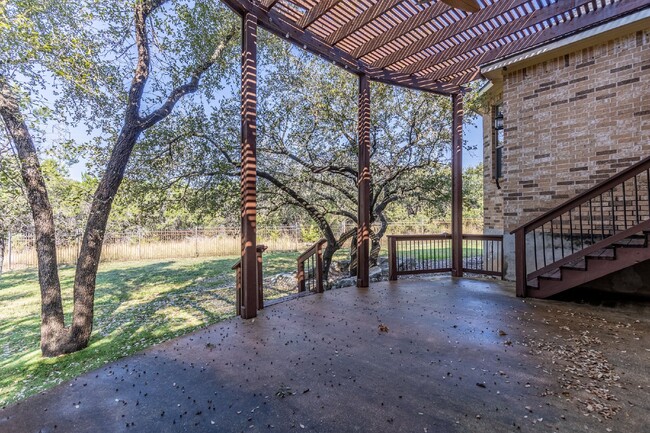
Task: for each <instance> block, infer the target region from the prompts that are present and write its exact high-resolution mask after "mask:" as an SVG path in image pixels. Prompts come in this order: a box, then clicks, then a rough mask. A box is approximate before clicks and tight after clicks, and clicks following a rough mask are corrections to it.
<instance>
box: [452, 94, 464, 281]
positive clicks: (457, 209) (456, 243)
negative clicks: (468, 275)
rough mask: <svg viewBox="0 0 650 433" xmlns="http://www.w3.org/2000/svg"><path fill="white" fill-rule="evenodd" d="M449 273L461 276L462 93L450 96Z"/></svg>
mask: <svg viewBox="0 0 650 433" xmlns="http://www.w3.org/2000/svg"><path fill="white" fill-rule="evenodd" d="M451 107H452V123H451V124H452V126H451V129H452V138H451V273H452V276H454V277H462V276H463V95H462V94H460V93H457V94H455V95H452V97H451Z"/></svg>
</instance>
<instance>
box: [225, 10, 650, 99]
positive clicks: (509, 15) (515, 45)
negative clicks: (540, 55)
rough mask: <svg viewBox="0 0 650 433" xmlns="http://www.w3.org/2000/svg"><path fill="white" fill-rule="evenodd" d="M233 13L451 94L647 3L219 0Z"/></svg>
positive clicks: (385, 78) (376, 70)
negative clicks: (521, 56) (487, 72)
mask: <svg viewBox="0 0 650 433" xmlns="http://www.w3.org/2000/svg"><path fill="white" fill-rule="evenodd" d="M223 1H224V2H225V3H226V4H228V5H229V6H230V7H231V8H233V9H234V10H235V11H237V12H238V13H239V14H244V13H250V14H252V15H253V16H255V17H256V18H257V20H258V23H259V25H260V27H263V28H265V29H267V30H269V31H271V32H273V33H275V34H277V35H279V36H282V37H284V38H286V39H288V40H289V41H291V42H293V43H295V44H296V45H298V46H300V47H302V48H304V49H306V50H308V51H310V52H312V53H315V54H317V55H319V56H322V57H323V58H324V59H326V60H328V61H332V62H334V63H335V64H337V65H338V66H341V67H343V68H346V69H348V70H349V71H351V72H353V73H356V74H358V75H360V74H365V75H367V77H368V78H369V79H370V80H374V81H380V82H384V83H389V84H395V85H399V86H404V87H409V88H414V89H420V90H424V91H429V92H434V93H439V94H447V95H450V94H454V93H458V92H459V91H461V88H460V87H459V86H462V85H464V84H467V83H468V82H470V81H471V80H474V79H476V78H479V77H480V73H479V72H478V71H479V68H480V65H481V64H484V63H486V62H490V61H494V60H496V59H498V58H501V57H505V56H509V55H512V54H516V53H517V52H519V51H524V50H527V49H529V48H532V47H534V46H537V45H540V44H543V43H546V42H549V41H551V40H554V39H556V38H561V37H563V36H566V35H568V34H571V33H573V32H576V31H579V30H581V29H583V28H586V27H590V26H593V25H597V24H599V23H602V22H606V21H608V20H611V19H614V18H617V17H620V16H622V15H625V14H628V13H631V12H634V11H635V10H638V9H641V8H644V7H649V6H648V2H647V0H645V1H644V0H478V3H479V4H480V6H481V10H479V11H478V12H475V13H467V12H464V11H461V10H459V9H454V8H451V7H449V6H447V5H446V4H444V3H443V2H441V1H439V0H431V1H430V2H423V3H420V2H418V1H416V0H346V1H340V0H223Z"/></svg>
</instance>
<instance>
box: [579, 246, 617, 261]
mask: <svg viewBox="0 0 650 433" xmlns="http://www.w3.org/2000/svg"><path fill="white" fill-rule="evenodd" d="M586 257H587V258H589V259H595V260H614V259H615V258H616V252H615V251H614V249H612V248H603V249H602V250H598V251H594V252H593V253H590V254H587V256H586Z"/></svg>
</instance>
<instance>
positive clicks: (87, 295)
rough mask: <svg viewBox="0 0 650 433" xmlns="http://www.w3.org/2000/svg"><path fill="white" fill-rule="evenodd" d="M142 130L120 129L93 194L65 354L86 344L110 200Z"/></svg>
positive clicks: (91, 326) (75, 281) (83, 240)
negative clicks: (104, 170)
mask: <svg viewBox="0 0 650 433" xmlns="http://www.w3.org/2000/svg"><path fill="white" fill-rule="evenodd" d="M141 132H142V130H141V129H140V128H139V127H137V126H133V125H129V124H126V125H125V126H124V127H123V128H122V131H121V132H120V135H119V137H118V139H117V143H116V145H115V147H114V148H113V152H112V153H111V158H110V160H109V162H108V166H107V167H106V172H105V173H104V176H103V177H102V180H101V182H100V183H99V186H98V187H97V191H96V192H95V196H94V197H93V202H92V205H91V208H90V215H89V217H88V222H87V223H86V230H85V232H84V236H83V239H82V241H81V249H80V252H79V259H78V260H77V270H76V274H75V280H74V309H73V315H72V326H71V328H70V335H69V341H68V344H67V347H65V352H64V353H71V352H74V351H77V350H80V349H83V348H84V347H86V346H88V342H89V340H90V334H91V333H92V329H93V317H94V299H95V285H96V279H97V268H98V266H99V259H100V257H101V253H102V244H103V242H104V235H105V233H106V225H107V223H108V217H109V215H110V212H111V207H112V205H113V200H114V199H115V195H116V194H117V191H118V189H119V187H120V184H121V183H122V180H123V178H124V172H125V170H126V166H127V164H128V162H129V158H130V157H131V152H132V151H133V147H134V146H135V144H136V142H137V140H138V137H139V136H140V134H141Z"/></svg>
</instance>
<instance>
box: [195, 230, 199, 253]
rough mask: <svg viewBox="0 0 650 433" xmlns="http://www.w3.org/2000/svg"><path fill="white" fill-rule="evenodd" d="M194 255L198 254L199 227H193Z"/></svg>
mask: <svg viewBox="0 0 650 433" xmlns="http://www.w3.org/2000/svg"><path fill="white" fill-rule="evenodd" d="M194 255H195V256H196V257H198V256H199V228H198V227H194Z"/></svg>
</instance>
